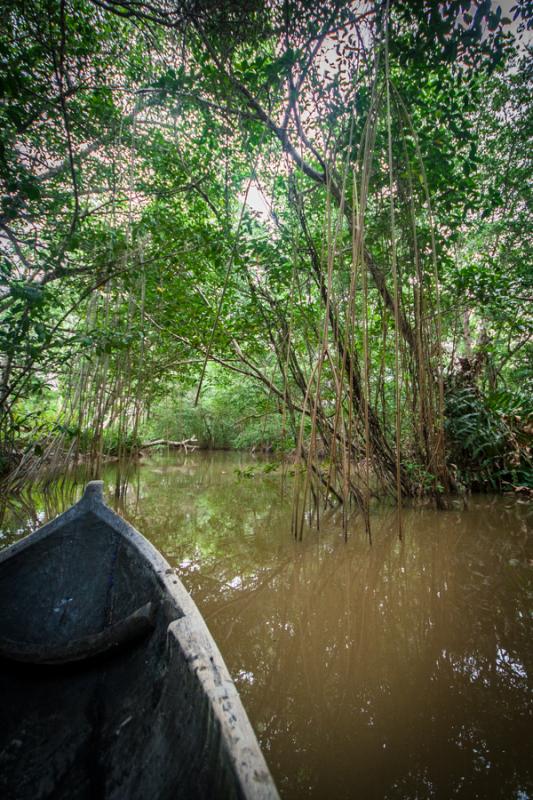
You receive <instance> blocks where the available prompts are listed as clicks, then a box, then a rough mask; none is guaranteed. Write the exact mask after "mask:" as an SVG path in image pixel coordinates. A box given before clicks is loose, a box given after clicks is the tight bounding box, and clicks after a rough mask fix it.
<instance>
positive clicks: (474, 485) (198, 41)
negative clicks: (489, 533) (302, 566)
mask: <svg viewBox="0 0 533 800" xmlns="http://www.w3.org/2000/svg"><path fill="white" fill-rule="evenodd" d="M4 23H5V24H4V26H3V28H2V32H1V33H0V54H1V61H0V81H1V84H2V90H3V97H4V99H3V103H2V105H1V106H0V118H1V120H2V125H1V128H2V134H1V141H0V181H1V183H2V191H1V193H2V206H1V214H0V236H1V248H2V262H1V277H0V283H1V286H0V317H1V320H2V324H1V330H0V360H1V364H0V367H1V377H0V458H1V467H2V474H3V478H4V481H6V482H8V483H9V484H10V486H11V487H12V488H16V487H17V486H21V485H22V484H23V483H24V482H25V481H28V480H30V479H34V478H35V477H37V476H39V475H41V474H42V473H43V470H49V469H51V468H54V467H57V466H59V465H62V466H64V464H65V462H67V461H79V460H80V458H84V459H87V460H89V461H90V463H91V464H92V465H93V469H94V473H95V474H96V473H97V472H98V470H99V469H100V468H101V465H102V463H103V462H104V461H105V459H106V458H108V457H115V458H119V459H120V458H122V457H123V456H125V455H127V454H129V453H132V452H133V453H139V451H140V452H142V450H143V444H144V445H145V444H146V443H150V442H153V441H154V440H159V439H164V440H167V441H173V442H175V441H183V440H192V439H194V440H195V441H196V444H197V445H198V446H201V447H207V448H245V449H250V450H268V451H273V452H275V453H277V457H279V459H280V460H281V459H290V460H291V463H295V462H296V463H298V462H299V463H301V465H302V469H301V470H300V471H296V475H297V483H298V487H297V489H298V491H299V492H300V496H301V497H303V503H302V502H301V503H300V506H299V507H298V508H297V509H296V512H295V513H296V517H298V514H301V513H302V509H303V508H305V507H306V504H307V503H308V502H314V506H315V507H316V508H319V507H320V506H321V505H323V504H328V503H330V504H333V505H339V504H340V505H344V506H345V507H348V506H349V505H350V504H356V505H357V506H358V507H359V508H361V509H363V511H364V510H366V509H368V504H369V501H370V498H371V496H373V495H374V494H382V493H390V494H392V495H394V496H396V497H399V496H421V495H424V496H425V495H427V496H433V497H434V498H435V499H436V501H437V502H441V500H440V498H441V497H442V496H443V495H445V494H447V493H449V492H457V491H465V490H491V491H503V490H513V489H519V490H522V489H524V488H525V489H526V490H527V489H528V488H532V487H533V477H532V469H531V435H532V432H533V421H532V412H533V399H532V398H533V393H532V389H533V370H532V367H531V364H532V360H531V355H532V339H531V336H532V331H531V306H530V302H531V296H532V270H531V253H530V246H531V245H530V243H531V232H532V231H531V228H532V226H531V211H530V209H531V183H530V174H531V152H532V148H531V142H530V139H531V125H532V103H531V96H532V95H531V85H532V80H531V78H532V62H531V49H530V47H531V45H530V39H529V38H528V37H529V35H530V30H531V27H532V15H531V4H530V3H529V2H528V0H519V2H517V3H516V5H514V6H513V7H512V8H511V10H510V11H508V12H503V11H502V9H501V7H500V6H498V5H497V4H496V3H492V4H491V2H489V1H485V0H476V2H458V1H457V0H449V1H448V2H445V3H436V2H432V0H420V2H416V3H413V2H407V1H405V2H404V0H398V2H395V3H390V4H389V3H388V2H378V3H358V2H356V3H348V2H339V1H338V0H333V1H332V2H330V1H329V0H328V1H327V2H324V3H315V2H308V1H307V0H283V2H272V3H263V2H257V1H256V0H246V2H238V3H234V2H217V3H210V2H204V0H198V1H197V2H193V3H187V4H185V3H176V4H170V5H169V4H167V3H164V2H161V3H159V2H156V3H144V2H138V3H132V2H130V0H94V2H90V0H57V2H55V0H54V2H44V0H38V1H37V2H34V3H32V4H27V3H24V2H22V1H21V0H10V2H8V3H7V4H6V6H5V11H4ZM528 304H529V305H528ZM296 517H295V520H296ZM298 524H299V523H297V522H296V521H295V529H296V527H297V525H298Z"/></svg>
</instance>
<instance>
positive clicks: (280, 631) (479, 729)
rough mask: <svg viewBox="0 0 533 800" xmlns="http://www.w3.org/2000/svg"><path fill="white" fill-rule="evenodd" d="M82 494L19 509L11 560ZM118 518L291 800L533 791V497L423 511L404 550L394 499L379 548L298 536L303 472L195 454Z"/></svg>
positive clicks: (381, 511)
mask: <svg viewBox="0 0 533 800" xmlns="http://www.w3.org/2000/svg"><path fill="white" fill-rule="evenodd" d="M239 470H240V474H239ZM243 471H244V472H245V473H246V476H243V474H242V473H243ZM115 474H116V467H113V466H110V467H108V468H107V469H106V471H105V474H104V476H103V477H104V480H105V482H106V493H107V497H108V502H109V503H110V505H112V506H114V507H115V508H116V507H117V504H116V502H115V499H114V485H115ZM81 489H82V479H81V478H80V477H78V479H77V481H76V480H75V479H73V478H72V477H69V478H66V479H64V480H63V481H61V482H56V483H55V484H54V485H52V486H51V487H50V490H49V491H48V492H47V493H46V494H43V493H42V492H33V493H28V494H26V495H25V496H24V497H23V498H19V499H17V500H9V499H8V501H7V502H5V503H4V506H3V507H2V508H0V511H2V512H3V513H2V516H1V517H0V547H3V546H6V545H7V544H9V543H11V542H13V541H16V540H17V539H19V538H20V537H21V536H24V535H25V534H27V533H29V532H30V531H32V530H34V529H35V528H36V527H38V526H39V525H41V524H43V523H44V522H45V521H46V520H47V519H49V518H51V517H53V516H55V515H56V514H57V513H59V512H61V511H63V510H64V509H65V508H67V507H68V506H69V505H70V504H71V503H72V502H74V501H75V500H76V499H77V497H78V496H79V494H80V492H81ZM118 510H119V511H120V513H122V514H123V515H124V516H125V517H126V518H127V519H128V520H129V521H130V522H132V523H133V525H135V527H137V528H138V529H139V530H140V531H141V532H142V533H143V534H144V535H145V536H146V537H147V538H148V539H150V540H151V541H152V542H153V544H154V545H155V546H156V547H157V548H158V549H159V550H160V551H161V552H162V553H163V554H164V555H165V557H166V558H167V559H168V560H169V561H170V563H171V565H172V566H174V567H176V568H177V570H178V572H179V575H180V577H181V579H182V580H183V583H184V584H185V586H186V587H187V589H188V590H189V591H190V592H191V594H192V596H193V597H194V599H195V601H196V603H197V605H198V607H199V609H200V611H201V612H202V614H203V616H204V618H205V620H206V621H207V624H208V626H209V628H210V630H211V632H212V634H213V636H214V638H215V640H216V642H217V644H218V646H219V647H220V650H221V652H222V655H223V656H224V659H225V661H226V663H227V665H228V667H229V670H230V672H231V674H232V676H233V678H234V680H235V682H236V684H237V688H238V689H239V691H240V694H241V697H242V700H243V703H244V706H245V708H246V710H247V712H248V715H249V717H250V719H251V721H252V724H253V726H254V728H255V730H256V732H257V735H258V738H259V740H260V743H261V745H262V748H263V751H264V753H265V756H266V759H267V761H268V763H269V766H270V768H271V770H272V773H273V775H274V778H275V780H276V782H277V784H278V787H279V790H280V794H281V796H282V798H284V800H299V799H300V798H316V799H317V800H318V799H320V800H344V798H346V800H356V799H357V798H361V800H374V798H375V799H376V800H377V799H378V798H379V800H384V799H385V798H413V800H414V799H415V798H416V800H425V798H428V799H429V798H438V800H450V798H480V800H490V799H492V798H501V800H511V799H514V800H527V798H533V768H532V767H533V758H532V756H533V753H532V750H533V748H532V742H533V735H532V734H533V728H532V718H533V703H532V695H531V683H530V681H529V680H528V677H529V676H531V674H532V670H533V642H532V626H531V611H532V604H531V566H532V563H533V561H532V559H533V549H532V538H531V531H532V530H533V525H532V523H533V503H531V502H529V503H528V502H525V501H521V500H519V499H517V498H515V497H490V496H476V497H472V498H469V499H468V501H467V503H466V504H465V503H464V502H462V501H456V502H455V503H454V504H453V508H452V509H451V510H449V511H436V510H433V509H431V508H427V507H426V508H420V507H418V508H412V509H406V510H404V513H403V531H404V540H403V542H400V541H399V540H398V537H397V533H396V521H395V513H394V510H393V509H390V508H386V507H384V506H378V507H376V509H374V511H373V513H372V534H373V543H372V545H371V546H370V545H369V542H368V539H367V538H366V536H365V533H364V527H363V525H362V523H361V520H360V519H359V518H358V517H357V516H355V517H354V518H353V521H352V523H351V527H350V531H349V535H348V540H347V541H345V540H344V535H343V533H342V531H341V530H340V528H339V527H338V525H337V524H336V522H335V520H334V519H332V520H329V521H328V520H326V521H325V523H323V526H322V529H321V530H320V532H317V531H316V530H307V531H305V534H304V540H303V541H302V542H295V541H294V540H293V538H292V537H291V532H290V518H291V485H290V478H289V479H288V480H287V481H285V482H282V480H281V479H280V476H279V475H278V474H277V473H276V472H269V471H268V466H267V467H266V469H265V463H264V462H261V461H257V460H253V459H252V458H251V457H249V456H243V455H239V454H235V453H193V454H191V455H188V456H183V455H178V456H173V457H168V458H166V457H160V458H157V459H154V460H152V461H149V462H147V463H146V464H143V465H141V466H140V467H137V468H135V469H132V471H131V474H130V475H129V481H128V487H127V491H126V494H125V496H124V498H123V499H121V501H120V503H119V504H118ZM528 537H529V538H528ZM528 547H529V550H528Z"/></svg>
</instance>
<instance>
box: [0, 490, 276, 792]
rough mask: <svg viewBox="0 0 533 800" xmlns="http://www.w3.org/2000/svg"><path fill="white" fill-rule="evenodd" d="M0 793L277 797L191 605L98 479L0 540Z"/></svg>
mask: <svg viewBox="0 0 533 800" xmlns="http://www.w3.org/2000/svg"><path fill="white" fill-rule="evenodd" d="M0 797H1V798H2V799H3V800H15V799H16V800H26V799H27V798H28V799H29V798H31V800H41V799H44V798H54V800H55V799H56V798H57V799H58V800H60V799H61V798H65V799H66V798H68V800H78V798H79V799H80V800H85V799H87V800H89V798H90V799H91V800H100V798H105V799H106V800H108V799H112V800H136V799H138V800H165V798H169V799H170V798H173V800H177V799H178V798H199V799H200V798H206V800H218V799H219V798H220V800H225V798H239V799H241V798H242V800H267V798H268V800H270V799H271V798H277V797H278V794H277V791H276V788H275V786H274V783H273V781H272V778H271V776H270V773H269V771H268V768H267V766H266V763H265V760H264V758H263V755H262V753H261V750H260V748H259V745H258V743H257V739H256V737H255V735H254V732H253V730H252V728H251V725H250V723H249V721H248V718H247V716H246V713H245V711H244V708H243V706H242V703H241V701H240V698H239V695H238V693H237V690H236V688H235V686H234V684H233V682H232V680H231V678H230V676H229V673H228V670H227V669H226V666H225V664H224V662H223V660H222V657H221V655H220V653H219V651H218V648H217V646H216V644H215V643H214V641H213V639H212V637H211V635H210V634H209V631H208V629H207V627H206V625H205V623H204V621H203V619H202V617H201V615H200V613H199V611H198V609H197V608H196V606H195V604H194V602H193V601H192V599H191V597H190V596H189V594H188V593H187V591H186V590H185V588H184V586H183V584H182V583H181V581H180V580H179V578H178V577H177V576H176V575H175V573H174V571H173V570H172V569H171V568H170V566H169V564H168V563H167V562H166V561H165V559H164V558H163V557H162V556H161V555H160V553H158V552H157V550H155V548H154V547H152V545H151V544H150V543H149V542H148V541H147V540H146V539H145V538H144V537H143V536H141V534H140V533H138V531H136V530H135V529H134V528H132V526H131V525H128V523H127V522H125V521H124V520H123V519H122V518H121V517H119V516H118V515H117V514H115V513H114V512H113V511H111V509H109V508H108V507H107V506H106V505H105V503H104V501H103V493H102V483H101V482H100V481H93V482H91V483H89V484H88V485H87V487H86V489H85V493H84V495H83V497H82V499H81V500H80V501H79V503H77V504H76V505H74V506H73V507H72V508H70V509H69V510H68V511H66V512H65V513H64V514H62V515H61V516H60V517H58V518H57V519H55V520H54V521H53V522H50V523H49V524H47V525H45V526H44V527H43V528H41V529H40V530H38V531H36V532H35V533H33V534H31V535H30V536H28V537H27V538H26V539H24V540H22V541H20V542H17V543H16V544H14V545H12V546H11V547H9V548H6V550H4V551H2V552H0Z"/></svg>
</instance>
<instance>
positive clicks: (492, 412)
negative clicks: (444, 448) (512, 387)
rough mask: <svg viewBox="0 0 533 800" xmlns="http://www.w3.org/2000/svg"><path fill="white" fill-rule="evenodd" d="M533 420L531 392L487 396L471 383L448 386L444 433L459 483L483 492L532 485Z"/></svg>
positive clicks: (501, 393)
mask: <svg viewBox="0 0 533 800" xmlns="http://www.w3.org/2000/svg"><path fill="white" fill-rule="evenodd" d="M532 421H533V402H532V400H531V397H526V396H521V397H520V396H517V395H511V394H509V393H507V392H499V393H497V394H494V395H492V396H489V397H487V398H484V397H482V396H481V395H480V393H479V392H478V391H477V390H476V389H475V388H473V387H471V386H463V387H458V388H455V389H454V390H452V391H450V392H449V393H448V395H447V402H446V434H447V441H448V446H449V450H450V452H449V458H450V461H451V463H452V464H453V466H454V468H455V470H456V477H457V480H458V481H459V483H460V484H463V485H464V486H467V487H470V488H474V489H478V490H483V491H494V490H502V489H505V488H510V487H511V486H527V487H533V462H532V458H531V455H532V453H531V442H532V436H531V434H532V432H533V427H532Z"/></svg>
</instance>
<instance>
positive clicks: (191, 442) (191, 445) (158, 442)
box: [140, 436, 198, 453]
mask: <svg viewBox="0 0 533 800" xmlns="http://www.w3.org/2000/svg"><path fill="white" fill-rule="evenodd" d="M197 441H198V439H197V438H196V436H191V437H190V438H189V439H182V440H181V441H180V442H177V441H173V440H172V439H154V440H153V441H152V442H143V444H141V446H140V450H146V449H147V448H149V447H173V448H176V449H179V448H182V449H183V450H185V452H186V453H187V452H189V450H191V451H192V450H196V449H197V444H196V442H197Z"/></svg>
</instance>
